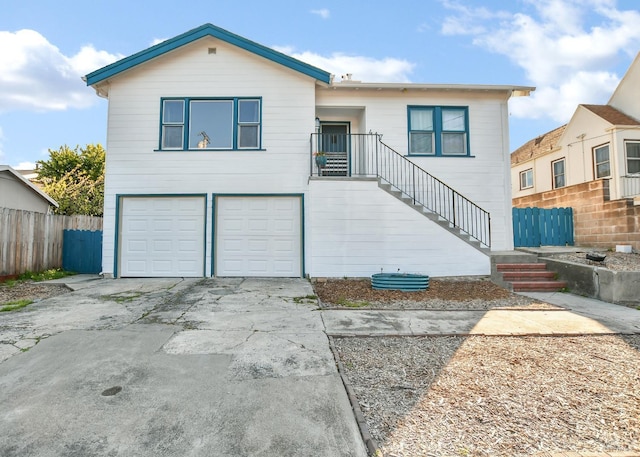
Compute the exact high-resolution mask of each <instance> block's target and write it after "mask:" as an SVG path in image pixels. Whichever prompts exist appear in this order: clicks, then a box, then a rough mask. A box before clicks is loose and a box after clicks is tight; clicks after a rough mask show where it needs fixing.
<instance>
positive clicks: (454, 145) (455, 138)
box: [408, 106, 469, 156]
mask: <svg viewBox="0 0 640 457" xmlns="http://www.w3.org/2000/svg"><path fill="white" fill-rule="evenodd" d="M408 109H409V154H415V155H434V156H468V155H469V144H468V142H469V135H468V133H469V119H468V118H469V116H468V111H469V110H468V108H467V107H449V106H409V108H408Z"/></svg>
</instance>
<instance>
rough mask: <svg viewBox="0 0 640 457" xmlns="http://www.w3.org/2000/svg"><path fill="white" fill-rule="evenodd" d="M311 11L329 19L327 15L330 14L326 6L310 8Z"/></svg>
mask: <svg viewBox="0 0 640 457" xmlns="http://www.w3.org/2000/svg"><path fill="white" fill-rule="evenodd" d="M311 13H312V14H316V15H318V16H320V17H321V18H322V19H329V17H330V16H331V11H329V10H328V9H326V8H322V9H319V10H311Z"/></svg>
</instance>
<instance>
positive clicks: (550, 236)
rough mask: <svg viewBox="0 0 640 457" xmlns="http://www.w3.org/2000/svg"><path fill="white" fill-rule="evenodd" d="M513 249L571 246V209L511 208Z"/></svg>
mask: <svg viewBox="0 0 640 457" xmlns="http://www.w3.org/2000/svg"><path fill="white" fill-rule="evenodd" d="M512 215H513V245H514V246H515V247H538V246H566V245H569V246H573V209H572V208H549V209H545V208H513V212H512Z"/></svg>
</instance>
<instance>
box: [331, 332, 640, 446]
mask: <svg viewBox="0 0 640 457" xmlns="http://www.w3.org/2000/svg"><path fill="white" fill-rule="evenodd" d="M335 345H336V348H337V350H338V352H339V355H340V359H341V360H342V362H343V365H344V367H345V370H346V376H347V378H348V380H349V383H350V384H351V386H352V387H353V389H354V391H355V394H356V396H357V397H358V401H359V404H360V408H361V409H362V411H363V413H364V416H365V419H366V422H367V426H368V427H369V430H370V431H371V434H372V436H373V437H374V439H375V440H376V441H377V442H378V445H379V447H380V449H381V450H382V454H383V455H385V456H403V457H407V456H440V455H447V456H454V455H455V456H483V457H484V456H505V457H506V456H510V457H514V456H515V457H518V456H531V455H536V454H537V453H540V452H561V451H573V452H606V451H640V416H638V411H640V396H638V385H640V370H639V369H638V367H640V352H639V350H640V335H634V336H620V337H616V336H584V337H518V338H514V337H482V336H477V337H476V336H473V337H467V338H463V337H423V338H416V337H413V338H411V337H407V338H336V339H335Z"/></svg>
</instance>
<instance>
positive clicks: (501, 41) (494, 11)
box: [0, 0, 640, 168]
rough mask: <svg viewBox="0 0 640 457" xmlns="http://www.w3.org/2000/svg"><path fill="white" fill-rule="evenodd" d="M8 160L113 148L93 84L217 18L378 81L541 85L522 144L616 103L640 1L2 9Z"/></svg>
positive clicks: (525, 119)
mask: <svg viewBox="0 0 640 457" xmlns="http://www.w3.org/2000/svg"><path fill="white" fill-rule="evenodd" d="M0 11H1V13H0V164H8V165H11V166H16V167H17V166H19V167H20V168H27V167H28V166H29V165H30V164H33V163H34V162H35V161H36V160H46V159H47V158H48V149H57V148H59V147H60V146H61V145H63V144H67V145H69V146H71V147H75V146H76V145H81V146H82V145H85V144H87V143H101V144H103V145H104V144H105V142H106V113H107V101H106V100H104V99H101V98H99V97H98V96H96V95H95V93H94V92H93V90H92V89H90V88H87V87H86V86H85V85H84V83H83V82H82V80H81V79H80V77H81V76H83V75H85V74H87V73H89V72H91V71H93V70H96V69H98V68H100V67H102V66H104V65H107V64H109V63H111V62H113V61H115V60H117V59H119V58H122V57H126V56H128V55H131V54H133V53H135V52H138V51H140V50H142V49H145V48H147V47H149V46H151V45H153V44H155V43H157V42H158V41H159V40H163V39H167V38H171V37H174V36H176V35H179V34H180V33H183V32H185V31H187V30H190V29H192V28H195V27H198V26H200V25H202V24H204V23H208V22H209V23H212V24H215V25H217V26H219V27H222V28H225V29H227V30H229V31H231V32H233V33H236V34H238V35H242V36H244V37H246V38H249V39H251V40H253V41H257V42H259V43H261V44H263V45H266V46H269V47H273V48H275V49H278V50H280V51H282V52H286V53H288V54H290V55H292V56H294V57H297V58H299V59H301V60H305V61H307V62H309V63H311V64H313V65H316V66H319V67H320V68H323V69H324V70H327V71H330V72H331V73H334V74H336V75H338V76H339V75H341V74H344V73H352V74H353V78H354V79H358V80H362V81H367V82H416V83H463V84H511V85H532V86H536V87H537V91H536V92H534V94H533V96H532V97H529V98H518V99H513V100H512V101H511V102H510V125H511V149H512V150H513V149H515V148H517V147H518V146H520V145H521V144H523V143H524V142H526V141H527V140H529V139H531V138H534V137H535V136H537V135H539V134H541V133H544V132H547V131H549V130H551V129H553V128H555V127H557V126H559V125H561V124H563V123H565V122H567V121H568V120H569V119H570V117H571V115H572V114H573V112H574V110H575V108H576V106H577V105H578V104H579V103H593V104H604V103H606V102H607V101H608V99H609V97H610V95H611V94H612V92H613V90H614V89H615V87H616V85H617V84H618V82H619V80H620V78H621V77H622V76H623V75H624V73H625V71H626V70H627V68H628V67H629V65H630V63H631V61H632V60H633V58H634V57H635V56H636V54H637V53H638V51H640V27H639V26H638V24H640V11H639V4H638V1H637V0H512V1H508V2H505V1H502V0H420V1H418V0H395V1H393V2H382V1H377V0H373V1H372V0H368V1H359V0H358V1H344V0H341V1H334V0H317V1H315V0H314V1H308V0H297V1H294V0H269V1H264V0H260V1H254V0H245V1H242V2H238V1H218V0H207V1H199V0H195V1H187V2H182V3H176V2H175V1H172V2H169V1H165V0H156V1H154V2H153V3H151V2H148V3H147V2H133V1H131V0H128V1H122V0H109V1H104V0H94V1H92V2H85V3H83V4H82V6H79V5H78V3H77V2H76V1H70V0H58V1H56V2H52V1H50V0H20V1H13V0H0Z"/></svg>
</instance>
